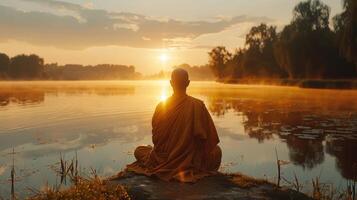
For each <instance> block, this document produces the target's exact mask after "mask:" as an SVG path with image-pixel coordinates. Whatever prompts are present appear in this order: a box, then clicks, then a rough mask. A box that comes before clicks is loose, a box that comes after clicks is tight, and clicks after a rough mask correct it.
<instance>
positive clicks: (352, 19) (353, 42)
mask: <svg viewBox="0 0 357 200" xmlns="http://www.w3.org/2000/svg"><path fill="white" fill-rule="evenodd" d="M343 7H344V11H343V12H342V13H341V14H339V15H337V16H335V17H334V28H335V31H336V32H337V33H338V34H339V42H340V50H341V53H342V54H343V55H344V56H345V57H346V58H347V59H348V60H349V61H352V62H354V63H355V67H356V70H357V1H356V0H343Z"/></svg>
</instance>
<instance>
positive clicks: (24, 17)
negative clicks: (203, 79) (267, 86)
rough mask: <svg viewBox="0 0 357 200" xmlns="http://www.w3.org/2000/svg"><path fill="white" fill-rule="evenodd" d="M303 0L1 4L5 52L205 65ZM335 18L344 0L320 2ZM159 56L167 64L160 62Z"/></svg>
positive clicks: (63, 59)
mask: <svg viewBox="0 0 357 200" xmlns="http://www.w3.org/2000/svg"><path fill="white" fill-rule="evenodd" d="M298 2H299V1H298V0H176V1H173V0H62V1H55V0H0V52H4V53H7V54H9V55H10V56H13V55H16V54H20V53H26V54H28V53H36V54H39V55H40V56H42V57H44V59H45V62H46V63H51V62H57V63H59V64H69V63H71V64H74V63H75V64H99V63H113V64H127V65H134V66H136V68H137V70H138V71H139V72H143V73H145V74H148V73H154V72H157V71H158V70H160V69H163V68H165V67H168V66H172V65H176V64H181V63H189V64H197V65H199V64H205V63H207V61H208V56H207V52H208V51H209V50H210V49H211V48H212V47H214V46H217V45H224V46H227V47H228V48H230V49H234V48H237V47H241V46H242V45H243V43H244V36H245V34H246V33H247V32H248V31H249V29H250V27H251V26H253V25H256V24H258V23H261V22H266V23H268V24H273V25H277V26H278V28H279V27H280V28H281V27H282V26H283V25H284V24H287V23H289V21H290V20H291V17H292V14H291V13H292V9H293V7H294V6H295V5H296V4H297V3H298ZM323 2H325V3H326V4H328V5H329V6H330V7H331V16H334V15H335V14H336V13H339V12H341V1H340V0H323ZM162 54H165V55H167V57H168V60H167V61H166V62H163V60H162V59H161V60H160V56H161V55H162Z"/></svg>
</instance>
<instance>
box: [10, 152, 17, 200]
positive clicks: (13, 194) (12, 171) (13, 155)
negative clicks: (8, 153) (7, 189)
mask: <svg viewBox="0 0 357 200" xmlns="http://www.w3.org/2000/svg"><path fill="white" fill-rule="evenodd" d="M10 179H11V200H15V199H16V194H15V148H12V166H11V172H10Z"/></svg>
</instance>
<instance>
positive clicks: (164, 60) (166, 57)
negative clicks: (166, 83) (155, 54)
mask: <svg viewBox="0 0 357 200" xmlns="http://www.w3.org/2000/svg"><path fill="white" fill-rule="evenodd" d="M159 59H160V61H161V62H163V63H165V62H167V61H168V60H169V59H170V57H169V56H168V55H167V54H166V53H162V54H161V55H160V57H159Z"/></svg>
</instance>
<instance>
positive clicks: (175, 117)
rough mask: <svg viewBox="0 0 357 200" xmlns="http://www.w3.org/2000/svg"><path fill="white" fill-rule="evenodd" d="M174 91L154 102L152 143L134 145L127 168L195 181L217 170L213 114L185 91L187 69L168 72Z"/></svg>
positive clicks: (166, 177)
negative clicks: (133, 159) (155, 104)
mask: <svg viewBox="0 0 357 200" xmlns="http://www.w3.org/2000/svg"><path fill="white" fill-rule="evenodd" d="M170 83H171V86H172V89H173V95H172V96H171V97H170V98H168V99H167V100H166V101H164V102H161V103H159V105H157V107H156V110H155V113H154V116H153V118H152V142H153V144H154V146H153V147H152V146H139V147H137V148H136V149H135V153H134V155H135V158H136V162H134V163H132V164H130V165H128V166H127V170H128V171H133V172H136V173H139V174H144V175H148V176H152V175H153V176H156V177H158V178H160V179H162V180H166V181H170V180H178V181H182V182H195V181H197V180H198V179H200V178H202V177H205V176H209V175H212V174H215V173H217V170H218V168H219V166H220V164H221V157H222V152H221V149H220V147H219V146H218V143H219V138H218V135H217V131H216V128H215V126H214V124H213V121H212V118H211V116H210V114H209V112H208V110H207V108H206V106H205V105H204V103H203V102H202V101H201V100H199V99H196V98H194V97H191V96H188V95H187V94H186V88H187V87H188V85H189V84H190V80H189V78H188V73H187V72H186V71H185V70H183V69H175V70H174V71H173V72H172V74H171V81H170Z"/></svg>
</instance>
